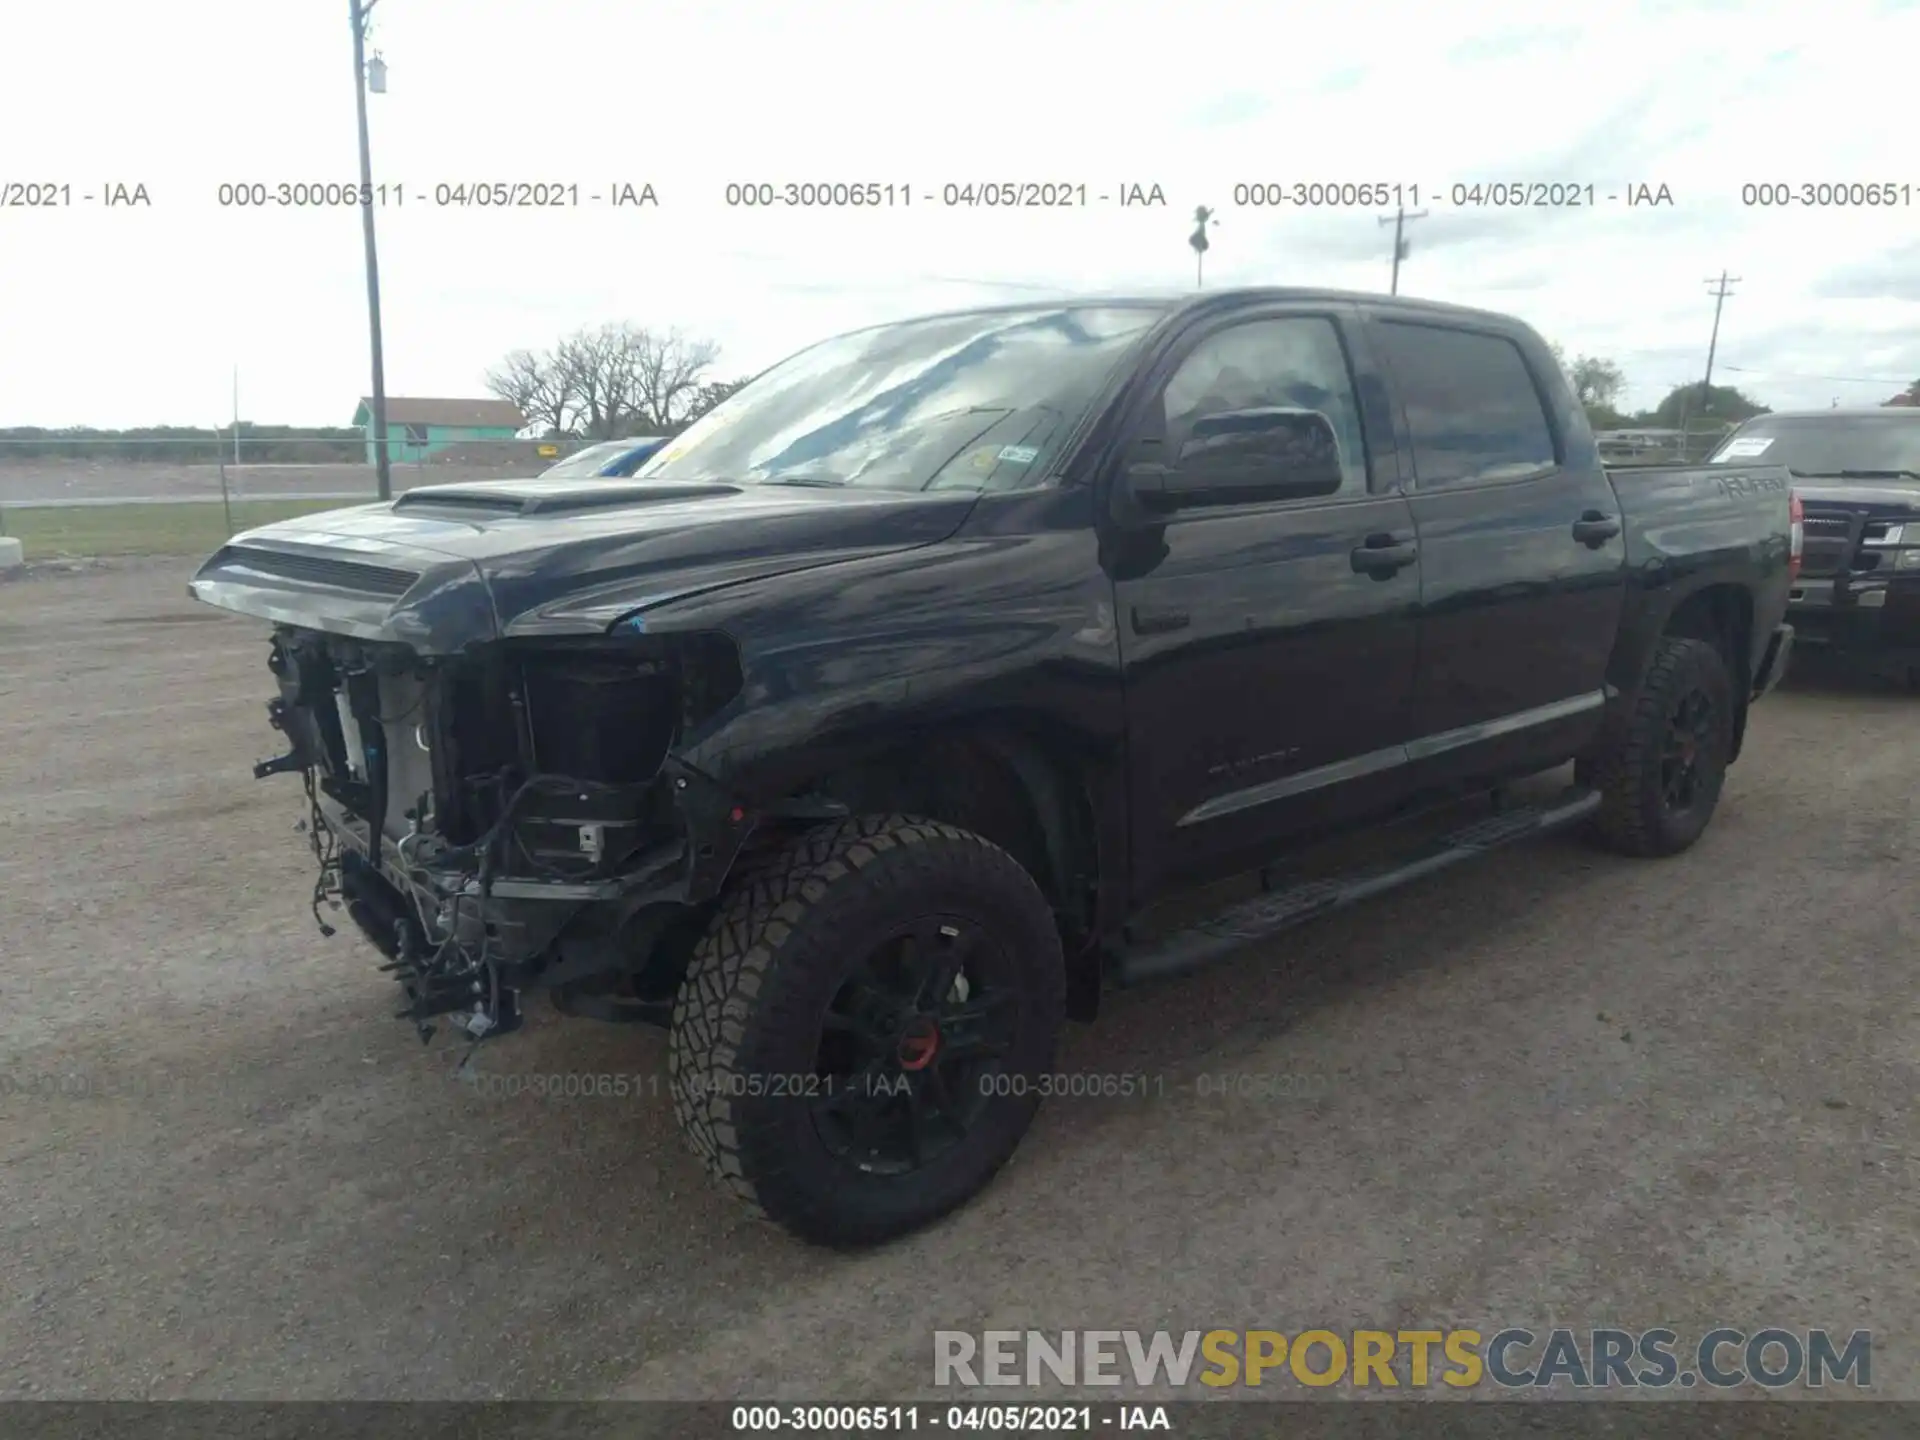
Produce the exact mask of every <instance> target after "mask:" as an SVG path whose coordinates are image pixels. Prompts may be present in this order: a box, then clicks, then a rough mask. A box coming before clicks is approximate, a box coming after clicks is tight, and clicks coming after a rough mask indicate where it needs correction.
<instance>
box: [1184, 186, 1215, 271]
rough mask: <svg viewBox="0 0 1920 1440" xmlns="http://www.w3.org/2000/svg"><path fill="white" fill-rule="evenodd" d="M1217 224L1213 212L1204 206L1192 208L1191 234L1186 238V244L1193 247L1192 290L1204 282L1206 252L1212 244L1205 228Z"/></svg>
mask: <svg viewBox="0 0 1920 1440" xmlns="http://www.w3.org/2000/svg"><path fill="white" fill-rule="evenodd" d="M1218 223H1219V222H1218V221H1216V220H1215V219H1214V218H1213V211H1212V210H1210V209H1208V208H1207V207H1206V206H1205V205H1196V206H1194V208H1193V233H1192V234H1191V235H1189V236H1188V237H1187V244H1189V245H1191V246H1192V247H1193V288H1194V289H1196V290H1198V289H1199V288H1200V287H1201V286H1202V285H1203V284H1204V283H1205V282H1206V263H1207V251H1208V250H1209V249H1211V248H1212V242H1211V241H1209V240H1208V239H1207V227H1208V226H1209V225H1216V224H1218Z"/></svg>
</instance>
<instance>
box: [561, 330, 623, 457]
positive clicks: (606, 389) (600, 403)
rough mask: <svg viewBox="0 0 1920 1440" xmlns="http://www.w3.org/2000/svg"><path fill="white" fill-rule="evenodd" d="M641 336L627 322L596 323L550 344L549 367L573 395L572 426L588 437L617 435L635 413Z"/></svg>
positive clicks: (614, 436) (596, 437) (606, 438)
mask: <svg viewBox="0 0 1920 1440" xmlns="http://www.w3.org/2000/svg"><path fill="white" fill-rule="evenodd" d="M645 336H646V332H645V331H643V330H638V329H636V328H635V327H633V326H631V325H626V324H614V325H602V326H600V327H598V328H597V329H588V330H580V331H576V332H575V333H574V334H572V335H569V336H568V337H567V338H566V339H564V340H562V341H561V342H560V344H559V345H558V346H556V347H555V349H554V352H553V354H554V362H555V366H556V368H557V369H558V370H559V371H560V373H561V374H562V375H564V376H565V377H566V383H567V388H568V389H569V390H570V391H571V392H572V395H573V408H574V428H575V429H578V430H580V431H583V432H584V433H585V435H586V437H587V438H588V439H589V440H614V439H618V438H619V437H620V436H622V435H624V434H626V433H627V432H628V426H629V424H630V423H631V422H632V421H633V420H634V419H635V418H636V417H635V415H634V400H635V396H636V395H637V393H638V381H639V369H640V364H639V358H638V353H639V350H640V349H641V347H642V345H643V344H644V343H645Z"/></svg>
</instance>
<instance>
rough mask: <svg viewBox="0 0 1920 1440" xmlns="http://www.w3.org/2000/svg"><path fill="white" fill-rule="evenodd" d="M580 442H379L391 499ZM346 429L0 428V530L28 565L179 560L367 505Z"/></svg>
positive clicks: (366, 477)
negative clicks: (119, 558)
mask: <svg viewBox="0 0 1920 1440" xmlns="http://www.w3.org/2000/svg"><path fill="white" fill-rule="evenodd" d="M587 443H591V442H587V441H583V440H580V439H578V438H576V437H565V438H558V439H552V440H544V441H542V440H526V439H519V438H498V439H496V438H489V437H477V436H476V437H436V436H432V435H429V436H425V437H407V436H405V435H404V434H403V432H402V431H401V429H400V427H395V429H394V434H393V436H392V438H391V442H390V446H389V452H388V453H389V455H390V456H391V457H392V458H391V461H390V469H389V473H390V476H391V479H392V482H393V491H394V493H395V494H400V493H402V492H404V491H407V490H410V489H413V488H414V487H415V486H419V485H441V484H449V483H454V482H459V481H470V480H507V479H515V478H519V477H524V476H529V475H537V474H539V473H540V471H542V470H544V469H545V468H546V467H547V466H549V465H552V464H553V463H554V462H555V461H557V460H559V459H562V458H564V457H565V456H566V455H569V454H571V453H573V451H575V450H577V449H579V448H581V446H583V445H585V444H587ZM371 454H372V452H371V447H370V446H369V444H368V443H367V442H366V440H365V439H364V438H363V437H362V436H361V434H360V433H359V432H358V431H354V430H342V431H333V432H321V433H320V434H318V435H315V434H311V433H309V434H304V435H286V434H277V433H273V432H271V431H262V432H258V433H255V432H252V431H250V430H248V429H247V428H246V427H242V428H241V430H240V432H239V434H238V435H237V436H236V435H235V434H234V432H233V431H231V430H224V431H212V430H207V431H199V432H194V431H173V432H163V433H154V432H144V433H139V434H133V435H114V436H103V435H91V434H82V435H61V434H52V435H49V434H44V433H33V434H27V435H22V434H20V433H18V432H15V433H13V434H11V435H9V434H8V433H6V432H0V536H4V537H11V538H15V539H18V540H19V541H20V542H21V545H22V547H23V549H24V550H25V553H26V558H27V559H28V560H45V559H59V558H63V557H78V556H102V555H162V554H182V555H190V554H195V553H200V552H203V551H210V550H213V549H216V548H218V547H219V546H220V545H221V544H222V543H224V542H225V541H226V540H227V539H228V538H229V537H230V536H232V535H234V534H236V533H238V532H239V531H241V530H245V529H250V528H252V527H253V526H256V525H263V524H267V523H269V522H270V521H273V520H278V519H284V518H286V517H288V516H291V515H297V514H303V513H310V512H313V511H317V510H328V509H336V508H339V507H341V506H346V505H357V504H366V503H368V502H370V501H373V500H376V499H378V498H379V480H378V476H377V473H376V470H375V467H374V465H373V463H372V458H371Z"/></svg>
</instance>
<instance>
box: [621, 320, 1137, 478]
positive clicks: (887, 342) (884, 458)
mask: <svg viewBox="0 0 1920 1440" xmlns="http://www.w3.org/2000/svg"><path fill="white" fill-rule="evenodd" d="M1163 308H1164V307H1160V306H1154V305H1106V306H1095V305H1061V304H1052V305H1045V306H1033V307H1031V308H1020V309H1015V310H1003V311H979V312H974V313H970V314H964V315H948V316H939V317H936V318H933V319H928V320H911V321H906V322H904V323H901V324H897V325H883V326H879V327H877V328H875V329H872V330H862V331H858V332H856V333H854V334H852V335H843V336H841V337H839V338H838V339H835V340H828V341H825V342H823V343H822V344H819V345H815V346H814V347H813V348H811V349H809V350H803V351H802V352H801V353H800V354H798V355H795V356H794V357H793V358H791V359H789V360H786V361H784V362H782V363H781V364H779V365H776V366H775V367H774V368H773V369H772V370H769V371H767V372H766V373H765V374H764V375H761V376H760V377H759V378H758V379H756V380H754V381H753V382H752V383H751V384H749V385H747V386H745V387H744V388H742V389H741V390H739V391H737V392H735V393H734V394H733V395H731V396H729V397H728V398H727V399H726V400H724V401H722V402H721V403H720V404H719V405H717V406H715V407H714V408H713V409H712V410H710V411H708V412H707V414H706V415H704V416H702V417H701V418H700V419H699V420H698V421H696V422H695V423H694V424H693V425H692V426H691V427H690V428H688V429H687V431H686V432H685V433H684V434H682V435H680V436H679V437H677V438H676V439H675V440H673V441H672V442H671V443H670V444H668V445H667V446H665V447H664V448H663V449H662V450H661V451H660V453H659V454H657V455H656V456H654V457H653V459H651V460H649V461H648V462H647V464H646V465H645V466H644V467H643V468H642V469H641V471H640V475H641V476H642V477H643V478H645V479H649V480H720V481H725V482H727V483H730V484H736V485H802V486H804V485H820V486H835V487H837V486H846V485H852V486H869V487H872V488H875V489H884V490H943V489H959V490H982V491H986V490H996V491H997V490H1017V489H1021V488H1023V487H1025V486H1028V485H1032V484H1035V483H1037V482H1038V481H1039V480H1040V479H1041V478H1042V477H1043V476H1045V475H1046V473H1047V472H1048V470H1049V468H1050V466H1051V465H1052V464H1053V462H1054V461H1055V460H1057V459H1058V458H1059V451H1060V447H1061V446H1062V445H1063V444H1064V443H1065V442H1066V440H1067V438H1068V437H1069V435H1070V434H1071V433H1072V431H1073V428H1074V425H1075V422H1076V421H1078V420H1079V418H1080V416H1081V415H1082V414H1083V413H1084V412H1085V411H1086V410H1087V408H1088V407H1089V406H1090V405H1091V404H1092V402H1093V401H1094V399H1095V398H1096V397H1097V396H1098V394H1099V393H1100V390H1101V387H1102V386H1103V385H1104V384H1105V383H1106V382H1107V380H1108V378H1109V377H1110V376H1111V375H1112V374H1113V373H1114V372H1115V370H1116V369H1117V368H1118V367H1119V366H1120V365H1121V364H1122V363H1124V362H1125V361H1126V360H1127V359H1128V357H1130V356H1131V355H1132V354H1133V352H1134V350H1135V348H1136V347H1137V346H1138V344H1139V343H1140V341H1141V340H1142V339H1144V338H1145V336H1146V334H1147V332H1148V331H1149V330H1151V329H1152V327H1153V325H1154V323H1155V321H1157V320H1158V319H1159V318H1160V315H1161V314H1162V313H1163Z"/></svg>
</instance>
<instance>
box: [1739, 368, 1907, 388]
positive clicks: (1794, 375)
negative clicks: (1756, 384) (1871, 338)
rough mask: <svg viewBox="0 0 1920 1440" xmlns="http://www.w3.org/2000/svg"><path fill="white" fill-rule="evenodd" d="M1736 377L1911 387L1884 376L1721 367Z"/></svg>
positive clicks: (1904, 382) (1901, 381)
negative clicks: (1808, 373)
mask: <svg viewBox="0 0 1920 1440" xmlns="http://www.w3.org/2000/svg"><path fill="white" fill-rule="evenodd" d="M1720 368H1721V369H1722V370H1731V371H1733V372H1734V373H1735V374H1736V375H1760V376H1763V377H1765V378H1766V379H1769V380H1831V381H1833V382H1835V383H1836V384H1840V385H1911V384H1912V383H1913V382H1912V381H1911V380H1892V379H1889V378H1887V377H1886V376H1884V375H1806V374H1802V373H1800V372H1799V371H1796V370H1756V369H1754V368H1753V367H1752V366H1751V365H1722V366H1721V367H1720Z"/></svg>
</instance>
